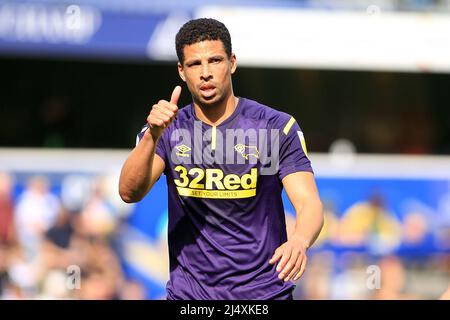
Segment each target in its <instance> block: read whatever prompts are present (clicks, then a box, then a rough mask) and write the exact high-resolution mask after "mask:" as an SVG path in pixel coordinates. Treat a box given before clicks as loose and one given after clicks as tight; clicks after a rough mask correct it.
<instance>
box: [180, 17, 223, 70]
mask: <svg viewBox="0 0 450 320" xmlns="http://www.w3.org/2000/svg"><path fill="white" fill-rule="evenodd" d="M205 40H221V41H222V43H223V47H224V49H225V52H226V53H227V55H228V58H230V57H231V36H230V32H229V31H228V29H227V27H225V25H224V24H223V23H222V22H220V21H217V20H215V19H211V18H200V19H194V20H190V21H188V22H186V23H185V24H184V25H183V26H182V27H181V28H180V30H179V31H178V33H177V35H176V37H175V47H176V50H177V56H178V61H179V62H180V63H181V64H183V62H184V52H183V49H184V47H185V46H188V45H191V44H194V43H197V42H201V41H205Z"/></svg>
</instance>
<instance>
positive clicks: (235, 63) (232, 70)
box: [230, 53, 237, 74]
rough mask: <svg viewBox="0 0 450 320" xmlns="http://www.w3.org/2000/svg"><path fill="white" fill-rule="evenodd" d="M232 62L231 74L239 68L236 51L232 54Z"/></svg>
mask: <svg viewBox="0 0 450 320" xmlns="http://www.w3.org/2000/svg"><path fill="white" fill-rule="evenodd" d="M230 64H231V74H234V72H235V71H236V68H237V60H236V55H235V54H234V53H232V54H231V57H230Z"/></svg>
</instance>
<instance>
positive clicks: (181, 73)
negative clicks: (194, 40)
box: [178, 62, 186, 82]
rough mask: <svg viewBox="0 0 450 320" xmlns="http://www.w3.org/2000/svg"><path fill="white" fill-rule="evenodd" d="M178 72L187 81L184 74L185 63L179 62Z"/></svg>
mask: <svg viewBox="0 0 450 320" xmlns="http://www.w3.org/2000/svg"><path fill="white" fill-rule="evenodd" d="M178 74H179V75H180V78H181V80H183V81H184V82H186V77H185V75H184V69H183V65H182V64H181V63H180V62H178Z"/></svg>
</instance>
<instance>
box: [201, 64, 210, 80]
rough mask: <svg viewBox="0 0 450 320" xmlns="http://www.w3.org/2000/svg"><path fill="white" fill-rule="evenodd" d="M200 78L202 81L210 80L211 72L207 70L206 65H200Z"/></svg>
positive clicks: (207, 66)
mask: <svg viewBox="0 0 450 320" xmlns="http://www.w3.org/2000/svg"><path fill="white" fill-rule="evenodd" d="M200 78H201V79H202V80H209V79H211V78H212V74H211V70H210V69H209V65H208V64H207V63H204V64H202V73H201V75H200Z"/></svg>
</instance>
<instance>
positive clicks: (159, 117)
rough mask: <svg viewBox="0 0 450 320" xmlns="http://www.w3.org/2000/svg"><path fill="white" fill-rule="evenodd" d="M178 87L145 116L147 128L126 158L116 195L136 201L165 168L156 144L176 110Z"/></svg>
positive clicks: (179, 92) (178, 95)
mask: <svg viewBox="0 0 450 320" xmlns="http://www.w3.org/2000/svg"><path fill="white" fill-rule="evenodd" d="M180 94H181V87H180V86H177V87H175V89H174V90H173V92H172V96H171V99H170V101H165V100H160V101H159V102H158V104H155V105H153V107H152V110H151V112H150V114H149V116H148V117H147V123H148V126H149V129H147V130H146V131H145V132H144V135H143V137H142V139H141V140H140V141H139V143H138V144H137V146H136V147H135V148H134V149H133V151H131V153H130V155H129V156H128V158H127V160H126V161H125V163H124V165H123V167H122V171H121V173H120V180H119V194H120V197H121V198H122V200H123V201H125V202H127V203H132V202H138V201H140V200H141V199H142V198H144V196H145V195H146V194H147V193H148V192H149V191H150V189H151V188H152V187H153V185H154V184H155V182H156V181H157V180H158V179H159V177H160V176H161V174H162V173H163V171H164V167H165V164H164V161H163V159H162V158H161V157H160V156H158V155H157V154H156V155H155V151H156V145H157V143H158V140H159V139H160V137H161V135H162V133H163V132H164V130H165V129H166V128H167V127H168V126H169V125H170V124H171V123H172V121H173V120H174V119H175V116H176V114H177V111H178V107H177V103H178V99H179V97H180Z"/></svg>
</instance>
